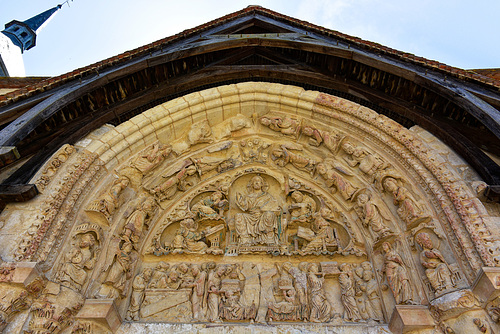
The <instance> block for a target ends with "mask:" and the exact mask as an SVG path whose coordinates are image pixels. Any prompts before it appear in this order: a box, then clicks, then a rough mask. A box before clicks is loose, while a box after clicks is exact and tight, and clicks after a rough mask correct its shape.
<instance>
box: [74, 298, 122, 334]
mask: <svg viewBox="0 0 500 334" xmlns="http://www.w3.org/2000/svg"><path fill="white" fill-rule="evenodd" d="M75 318H76V319H81V320H89V321H95V322H96V323H98V324H100V325H103V326H104V327H106V328H108V329H109V330H111V331H112V332H113V333H115V332H116V331H117V330H118V328H119V327H120V325H121V324H122V319H121V317H120V314H119V313H118V309H117V307H116V304H115V302H114V299H87V300H85V304H84V305H83V307H82V309H81V310H80V312H78V314H77V315H76V317H75Z"/></svg>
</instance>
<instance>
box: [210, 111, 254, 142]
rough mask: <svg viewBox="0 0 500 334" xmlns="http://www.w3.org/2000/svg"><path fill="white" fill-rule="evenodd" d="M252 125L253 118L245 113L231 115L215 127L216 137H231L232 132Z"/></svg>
mask: <svg viewBox="0 0 500 334" xmlns="http://www.w3.org/2000/svg"><path fill="white" fill-rule="evenodd" d="M251 126H252V120H251V119H250V118H248V117H246V116H245V115H242V114H237V115H236V116H234V117H231V118H229V119H227V120H225V121H224V122H222V123H221V124H219V125H217V126H216V128H215V129H214V135H215V137H216V138H219V139H220V138H227V137H231V133H232V132H235V131H239V130H242V129H244V128H249V127H251Z"/></svg>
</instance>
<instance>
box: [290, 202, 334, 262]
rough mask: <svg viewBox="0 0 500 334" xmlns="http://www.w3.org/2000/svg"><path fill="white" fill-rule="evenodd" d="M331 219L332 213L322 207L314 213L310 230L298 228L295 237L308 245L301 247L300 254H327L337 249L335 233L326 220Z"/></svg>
mask: <svg viewBox="0 0 500 334" xmlns="http://www.w3.org/2000/svg"><path fill="white" fill-rule="evenodd" d="M331 217H332V212H331V211H330V209H329V208H328V207H326V206H324V207H322V208H321V209H320V211H319V212H317V213H314V215H313V220H312V222H311V229H307V228H304V227H302V228H301V227H299V230H298V233H297V236H298V237H301V238H303V239H305V240H307V241H308V243H307V244H306V245H305V246H304V247H302V249H301V251H300V253H301V254H311V253H315V252H328V251H332V250H336V249H338V248H339V242H338V238H337V235H336V231H335V229H334V228H333V227H332V224H331V223H330V222H329V221H328V220H327V219H331ZM311 232H312V233H311Z"/></svg>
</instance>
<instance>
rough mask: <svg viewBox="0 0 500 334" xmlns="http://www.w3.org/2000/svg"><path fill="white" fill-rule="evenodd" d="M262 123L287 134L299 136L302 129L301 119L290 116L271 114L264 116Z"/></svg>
mask: <svg viewBox="0 0 500 334" xmlns="http://www.w3.org/2000/svg"><path fill="white" fill-rule="evenodd" d="M260 123H261V124H262V125H265V126H267V127H269V128H270V129H271V130H273V131H277V132H281V133H282V134H284V135H287V136H292V137H297V136H298V134H299V131H300V121H299V120H298V119H295V118H291V117H288V116H280V115H272V114H269V115H265V116H262V117H261V119H260Z"/></svg>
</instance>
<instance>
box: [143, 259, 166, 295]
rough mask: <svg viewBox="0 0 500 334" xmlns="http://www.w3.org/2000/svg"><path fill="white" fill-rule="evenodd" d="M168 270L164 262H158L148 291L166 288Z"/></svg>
mask: <svg viewBox="0 0 500 334" xmlns="http://www.w3.org/2000/svg"><path fill="white" fill-rule="evenodd" d="M169 268H170V264H168V263H165V262H163V261H162V262H160V263H158V264H157V265H156V267H155V269H154V271H153V275H152V277H151V279H150V281H149V284H148V289H155V288H158V289H159V288H161V287H162V286H163V287H165V286H166V279H167V274H168V269H169Z"/></svg>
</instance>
